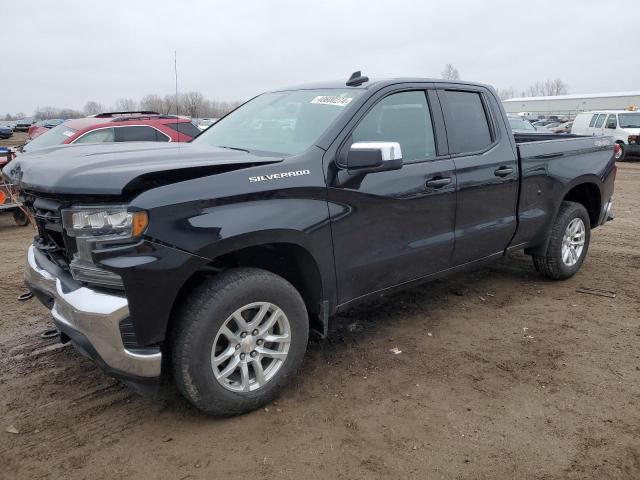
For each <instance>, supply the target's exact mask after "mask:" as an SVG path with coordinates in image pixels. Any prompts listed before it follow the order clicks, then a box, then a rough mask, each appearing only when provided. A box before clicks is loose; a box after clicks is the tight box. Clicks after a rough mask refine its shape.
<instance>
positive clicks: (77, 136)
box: [22, 112, 200, 152]
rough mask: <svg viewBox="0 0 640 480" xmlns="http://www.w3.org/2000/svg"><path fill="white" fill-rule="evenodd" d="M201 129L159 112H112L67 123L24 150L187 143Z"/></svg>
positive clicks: (44, 134) (24, 147)
mask: <svg viewBox="0 0 640 480" xmlns="http://www.w3.org/2000/svg"><path fill="white" fill-rule="evenodd" d="M199 134H200V129H198V127H196V126H195V125H194V124H193V123H191V121H190V120H189V119H186V118H180V117H176V116H175V115H160V114H159V113H157V112H109V113H99V114H98V115H95V116H92V117H86V118H77V119H73V120H66V121H65V122H63V123H61V124H60V125H58V126H57V127H53V128H52V129H50V130H49V131H48V132H45V133H43V134H42V135H40V136H39V137H37V138H35V139H33V140H32V141H30V142H29V143H27V144H26V145H24V146H23V147H22V151H23V152H30V151H32V150H35V149H39V148H45V147H52V146H54V145H62V144H77V143H102V142H188V141H190V140H191V139H192V138H193V137H195V136H196V135H199Z"/></svg>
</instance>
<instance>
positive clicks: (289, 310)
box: [171, 268, 309, 416]
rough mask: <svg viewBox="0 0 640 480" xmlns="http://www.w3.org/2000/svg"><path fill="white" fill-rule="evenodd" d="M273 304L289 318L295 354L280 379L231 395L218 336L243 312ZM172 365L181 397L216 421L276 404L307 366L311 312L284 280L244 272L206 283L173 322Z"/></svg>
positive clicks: (258, 272)
mask: <svg viewBox="0 0 640 480" xmlns="http://www.w3.org/2000/svg"><path fill="white" fill-rule="evenodd" d="M258 301H259V302H271V303H273V304H275V305H277V306H278V307H279V308H280V309H281V310H282V311H283V312H284V314H285V315H286V317H287V319H288V321H289V325H290V331H291V341H290V344H289V352H288V354H287V357H286V359H285V360H284V361H283V363H282V366H281V367H280V369H279V370H278V371H277V372H276V373H275V376H274V377H273V378H272V379H271V380H269V381H268V382H267V383H266V384H265V385H264V386H263V387H261V388H259V389H257V390H254V391H249V392H234V391H231V390H228V389H226V388H225V387H224V386H222V385H221V384H220V383H219V382H218V380H217V379H216V378H215V376H214V373H213V368H212V366H211V351H212V347H213V342H214V340H215V337H216V334H217V333H218V331H219V330H220V328H221V326H222V325H223V324H224V323H225V321H226V320H227V319H228V318H229V317H230V315H231V314H232V313H233V312H235V311H236V310H237V309H239V308H241V307H243V306H245V305H248V304H250V303H253V302H258ZM173 320H174V322H173V325H174V326H173V328H172V333H171V347H172V351H171V362H172V367H173V375H174V381H175V383H176V385H177V387H178V389H179V390H180V392H181V393H182V394H183V395H184V396H185V398H187V400H189V402H191V403H192V404H193V405H195V406H196V407H197V408H198V409H200V410H202V411H203V412H206V413H208V414H210V415H214V416H231V415H239V414H242V413H246V412H249V411H251V410H254V409H256V408H259V407H261V406H263V405H265V404H267V403H269V402H271V401H272V400H273V399H275V398H276V397H277V396H278V395H279V394H280V392H281V391H282V389H283V388H284V386H285V385H286V384H287V382H288V380H289V379H290V378H291V377H292V376H293V375H294V374H295V372H296V370H297V369H298V367H299V366H300V365H301V363H302V360H303V357H304V354H305V351H306V349H307V341H308V337H309V319H308V315H307V309H306V307H305V304H304V301H303V300H302V297H301V296H300V294H299V293H298V291H297V290H296V289H295V288H294V287H293V285H291V284H290V283H289V282H287V281H286V280H285V279H283V278H282V277H279V276H278V275H275V274H273V273H271V272H268V271H266V270H260V269H257V268H238V269H233V270H229V271H226V272H224V273H221V274H219V275H217V276H215V277H212V278H210V279H207V280H205V281H204V282H203V283H202V284H200V285H199V286H198V287H197V288H196V289H195V290H194V291H193V292H192V293H190V294H189V297H188V298H187V300H186V301H185V302H184V303H183V305H182V307H181V308H179V309H178V311H177V315H176V318H174V319H173Z"/></svg>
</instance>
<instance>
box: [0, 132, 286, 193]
mask: <svg viewBox="0 0 640 480" xmlns="http://www.w3.org/2000/svg"><path fill="white" fill-rule="evenodd" d="M280 161H282V158H281V157H263V156H257V155H253V154H250V153H246V152H242V151H238V150H230V149H226V148H219V147H208V146H200V145H197V144H191V143H157V142H131V143H110V144H92V145H60V146H55V147H50V148H44V149H41V150H36V151H34V152H31V153H25V154H23V155H20V156H18V157H17V158H16V159H15V160H13V161H12V162H10V163H9V164H8V165H7V166H6V167H5V168H4V169H3V171H2V173H3V174H4V175H5V176H6V177H8V179H9V180H10V181H11V182H13V183H17V184H19V185H20V187H21V188H22V189H24V190H33V191H38V192H43V193H60V194H83V195H123V194H125V193H127V191H129V190H130V191H131V192H132V193H133V192H134V191H136V190H140V189H141V188H144V187H143V184H144V183H145V182H152V183H153V184H154V185H158V184H168V183H173V182H178V181H181V180H185V179H188V178H196V177H200V176H207V175H213V174H216V173H222V172H228V171H231V170H238V169H240V168H249V167H252V166H256V165H261V164H267V163H275V162H280Z"/></svg>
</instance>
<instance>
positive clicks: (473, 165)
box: [438, 85, 518, 265]
mask: <svg viewBox="0 0 640 480" xmlns="http://www.w3.org/2000/svg"><path fill="white" fill-rule="evenodd" d="M438 96H439V97H440V101H441V104H442V107H443V111H444V118H445V124H446V131H447V140H448V144H449V152H450V153H451V156H452V158H453V161H454V163H455V167H456V175H457V179H458V183H457V185H458V196H457V208H456V226H455V251H454V255H453V263H454V265H462V264H465V263H468V262H471V261H474V260H479V259H481V258H485V257H488V256H491V255H494V254H499V253H500V252H502V251H503V250H504V249H505V248H506V247H507V246H508V245H509V242H510V241H511V238H512V237H513V235H514V233H515V230H516V208H517V195H518V162H517V158H516V153H515V152H514V149H513V146H512V143H511V141H510V135H511V133H510V132H508V131H507V129H506V127H505V124H504V120H503V119H502V117H503V114H502V111H501V109H500V107H499V105H498V104H497V102H496V100H495V97H494V95H493V94H491V93H490V92H489V91H488V90H485V89H482V88H481V87H478V88H472V87H469V88H468V89H467V88H463V89H461V88H460V86H459V85H458V86H455V87H453V86H452V88H451V89H449V88H443V89H439V90H438Z"/></svg>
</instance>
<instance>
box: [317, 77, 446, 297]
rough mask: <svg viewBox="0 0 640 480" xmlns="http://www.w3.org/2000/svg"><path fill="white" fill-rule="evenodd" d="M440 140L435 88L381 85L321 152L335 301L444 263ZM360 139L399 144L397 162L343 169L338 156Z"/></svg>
mask: <svg viewBox="0 0 640 480" xmlns="http://www.w3.org/2000/svg"><path fill="white" fill-rule="evenodd" d="M405 87H406V86H405ZM407 88H409V87H407ZM444 140H445V138H444V131H443V119H442V112H441V110H440V106H439V104H438V98H437V95H436V94H435V91H434V90H431V91H430V93H429V92H427V90H426V89H425V86H424V84H422V85H420V86H417V87H414V88H411V89H408V90H403V91H398V89H397V87H396V88H395V89H394V88H387V89H384V90H382V91H380V92H378V93H377V94H376V95H374V96H373V97H372V98H371V99H370V100H369V102H368V103H367V104H366V105H365V106H363V108H362V109H361V110H360V111H359V112H358V114H357V115H356V117H355V118H354V119H352V121H351V122H350V123H349V125H348V126H347V128H346V131H344V137H343V138H342V140H337V143H338V144H339V145H338V146H337V147H336V148H335V149H334V150H332V149H333V146H332V149H329V151H328V152H327V154H326V155H325V164H326V165H327V166H328V169H327V172H328V173H327V185H328V200H329V210H330V215H331V225H332V234H333V244H334V254H335V263H336V275H337V282H338V303H346V302H348V301H349V300H352V299H355V298H357V297H360V296H363V295H366V294H368V293H372V292H375V291H378V290H382V289H384V288H387V287H392V286H394V285H398V284H401V283H404V282H408V281H411V280H414V279H418V278H420V277H423V276H426V275H428V274H430V273H434V272H437V271H440V270H443V269H446V268H448V267H449V266H450V261H451V255H452V253H453V228H454V215H455V204H456V200H455V198H456V194H455V188H456V176H455V171H454V166H453V161H452V160H451V159H450V158H449V157H448V155H447V151H446V142H445V141H444ZM364 141H367V142H381V141H386V142H398V143H400V146H401V149H402V158H403V164H402V167H401V168H400V169H398V170H393V171H385V172H375V173H368V174H358V173H357V171H349V170H347V169H346V168H345V167H344V162H342V161H341V158H344V157H343V155H344V153H345V152H347V151H348V150H349V148H350V146H351V145H352V144H353V143H354V142H364ZM327 160H328V161H327Z"/></svg>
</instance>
